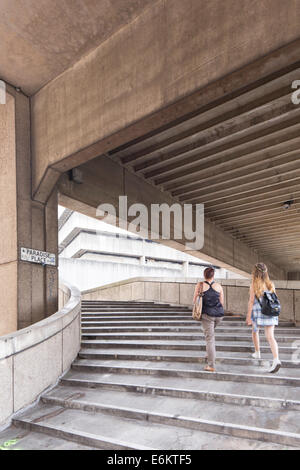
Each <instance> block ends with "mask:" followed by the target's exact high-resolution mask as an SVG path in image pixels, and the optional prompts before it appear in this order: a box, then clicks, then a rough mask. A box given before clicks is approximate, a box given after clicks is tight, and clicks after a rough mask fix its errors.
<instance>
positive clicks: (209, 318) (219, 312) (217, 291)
mask: <svg viewBox="0 0 300 470" xmlns="http://www.w3.org/2000/svg"><path fill="white" fill-rule="evenodd" d="M214 276H215V270H214V268H206V269H205V270H204V279H205V281H204V283H203V304H202V327H203V331H204V336H205V340H206V354H207V366H206V367H205V369H204V370H206V371H207V372H215V370H216V369H215V360H216V347H215V328H216V327H217V325H218V324H219V323H220V322H221V321H222V318H223V316H224V293H223V288H222V286H221V284H219V283H218V282H215V281H214ZM200 288H201V283H200V282H199V283H198V284H197V286H196V288H195V293H194V300H193V302H194V303H195V302H196V299H197V297H198V295H199V291H200Z"/></svg>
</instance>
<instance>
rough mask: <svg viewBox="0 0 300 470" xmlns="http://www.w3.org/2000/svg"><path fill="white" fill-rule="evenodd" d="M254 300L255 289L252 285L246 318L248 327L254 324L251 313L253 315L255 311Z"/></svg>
mask: <svg viewBox="0 0 300 470" xmlns="http://www.w3.org/2000/svg"><path fill="white" fill-rule="evenodd" d="M254 299H255V295H254V289H253V285H252V284H251V286H250V292H249V301H248V311H247V317H246V323H247V325H251V324H252V321H251V313H252V309H253V304H254Z"/></svg>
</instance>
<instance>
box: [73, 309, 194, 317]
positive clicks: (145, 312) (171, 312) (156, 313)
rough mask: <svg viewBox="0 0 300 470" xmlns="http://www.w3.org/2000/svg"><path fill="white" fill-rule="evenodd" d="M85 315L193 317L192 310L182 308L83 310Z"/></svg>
mask: <svg viewBox="0 0 300 470" xmlns="http://www.w3.org/2000/svg"><path fill="white" fill-rule="evenodd" d="M81 313H82V315H83V316H99V317H109V316H120V317H121V316H123V317H126V318H129V317H149V316H151V317H164V316H175V315H177V316H181V317H191V316H192V313H191V312H185V311H181V310H143V311H140V310H128V311H127V312H125V311H124V310H115V311H113V310H108V311H107V312H99V311H94V310H91V309H89V310H84V309H82V310H81Z"/></svg>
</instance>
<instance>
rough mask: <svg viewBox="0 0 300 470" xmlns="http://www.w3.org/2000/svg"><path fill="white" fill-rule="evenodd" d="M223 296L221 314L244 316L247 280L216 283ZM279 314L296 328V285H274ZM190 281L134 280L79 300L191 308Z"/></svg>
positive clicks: (299, 316)
mask: <svg viewBox="0 0 300 470" xmlns="http://www.w3.org/2000/svg"><path fill="white" fill-rule="evenodd" d="M220 282H221V284H222V286H223V289H224V294H225V310H226V311H227V312H230V313H237V314H246V312H247V304H248V295H249V287H250V281H249V280H240V279H238V280H234V279H226V280H221V281H220ZM275 286H276V291H277V294H278V296H279V299H280V302H281V305H282V313H281V316H280V319H281V320H283V321H291V322H294V323H295V324H297V325H300V282H298V281H275ZM194 289H195V280H194V279H172V278H170V279H162V278H152V279H149V278H148V279H147V278H135V279H129V280H127V281H124V282H119V283H114V284H110V285H108V286H103V287H99V288H98V289H91V290H88V291H84V292H82V299H83V300H148V301H155V302H165V303H171V304H179V305H190V306H191V304H192V299H193V294H194Z"/></svg>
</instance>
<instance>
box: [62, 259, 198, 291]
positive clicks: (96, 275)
mask: <svg viewBox="0 0 300 470" xmlns="http://www.w3.org/2000/svg"><path fill="white" fill-rule="evenodd" d="M202 272H203V269H202V268H197V267H192V270H191V272H190V273H189V277H194V276H195V277H197V278H198V277H201V275H202ZM59 275H60V277H62V278H63V279H67V280H68V282H69V283H71V284H72V285H73V286H75V287H77V288H78V289H79V290H81V291H83V290H88V289H93V288H94V287H99V286H102V285H105V284H110V283H112V282H118V281H121V280H124V279H129V278H133V277H139V276H150V277H169V278H170V277H180V278H182V277H183V275H182V269H181V267H180V268H179V269H174V268H173V269H168V268H161V267H154V266H147V265H146V266H143V265H130V264H121V263H112V262H101V261H92V260H83V259H75V258H72V259H69V258H62V257H60V259H59Z"/></svg>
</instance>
